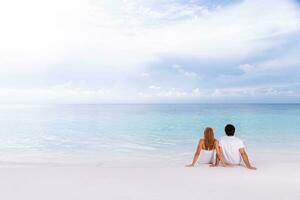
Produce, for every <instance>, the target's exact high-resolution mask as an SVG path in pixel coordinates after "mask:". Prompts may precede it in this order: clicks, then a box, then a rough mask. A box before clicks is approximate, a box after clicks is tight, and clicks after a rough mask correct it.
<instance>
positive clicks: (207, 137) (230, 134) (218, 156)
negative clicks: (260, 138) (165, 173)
mask: <svg viewBox="0 0 300 200" xmlns="http://www.w3.org/2000/svg"><path fill="white" fill-rule="evenodd" d="M234 132H235V127H234V126H233V125H232V124H227V125H226V127H225V133H226V136H223V137H222V138H221V139H220V142H219V141H218V140H216V139H215V137H214V131H213V129H212V128H209V127H208V128H206V129H205V130H204V138H203V139H200V141H199V144H198V147H197V150H196V152H195V155H194V159H193V162H192V164H190V165H187V167H194V166H195V164H196V162H197V161H198V158H199V156H200V153H201V156H200V163H203V164H204V163H205V164H212V165H211V166H218V165H219V164H221V165H222V166H224V167H226V166H233V165H240V164H241V162H242V160H243V161H244V163H245V165H246V167H247V168H248V169H253V170H255V169H256V168H255V167H254V166H252V165H251V164H250V162H249V159H248V155H247V153H246V151H245V148H244V144H243V141H241V140H240V139H238V138H236V137H235V136H234Z"/></svg>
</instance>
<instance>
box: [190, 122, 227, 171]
mask: <svg viewBox="0 0 300 200" xmlns="http://www.w3.org/2000/svg"><path fill="white" fill-rule="evenodd" d="M203 135H204V137H203V138H202V139H200V140H199V143H198V146H197V149H196V152H195V155H194V159H193V162H192V164H190V165H187V167H194V166H195V164H196V163H197V161H198V158H199V157H200V158H199V163H201V164H214V162H215V161H216V158H217V157H218V159H219V160H220V163H221V165H222V166H226V164H225V162H224V158H223V155H222V152H221V151H220V149H219V142H218V140H216V139H215V136H214V130H213V129H212V128H210V127H207V128H205V130H204V134H203ZM200 153H201V155H200Z"/></svg>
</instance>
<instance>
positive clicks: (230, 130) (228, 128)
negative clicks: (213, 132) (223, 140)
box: [225, 124, 235, 136]
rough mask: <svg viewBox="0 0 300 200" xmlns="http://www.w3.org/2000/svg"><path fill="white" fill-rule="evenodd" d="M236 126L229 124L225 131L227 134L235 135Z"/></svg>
mask: <svg viewBox="0 0 300 200" xmlns="http://www.w3.org/2000/svg"><path fill="white" fill-rule="evenodd" d="M234 132H235V128H234V126H233V125H232V124H227V125H226V126H225V133H226V135H227V136H234Z"/></svg>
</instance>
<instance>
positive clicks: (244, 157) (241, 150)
mask: <svg viewBox="0 0 300 200" xmlns="http://www.w3.org/2000/svg"><path fill="white" fill-rule="evenodd" d="M239 151H240V154H241V156H242V158H243V161H244V163H245V165H246V167H247V168H248V169H253V170H256V167H254V166H251V164H250V162H249V158H248V155H247V153H246V150H245V149H244V148H241V149H239Z"/></svg>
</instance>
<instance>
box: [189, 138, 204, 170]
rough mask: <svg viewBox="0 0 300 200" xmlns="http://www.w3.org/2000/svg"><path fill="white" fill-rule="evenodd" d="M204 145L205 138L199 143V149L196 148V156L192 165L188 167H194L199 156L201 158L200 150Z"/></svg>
mask: <svg viewBox="0 0 300 200" xmlns="http://www.w3.org/2000/svg"><path fill="white" fill-rule="evenodd" d="M202 147H203V140H202V139H201V140H200V141H199V143H198V146H197V149H196V152H195V155H194V158H193V162H192V164H190V165H187V167H194V166H195V164H196V162H197V160H198V158H199V155H200V152H201V149H202Z"/></svg>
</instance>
